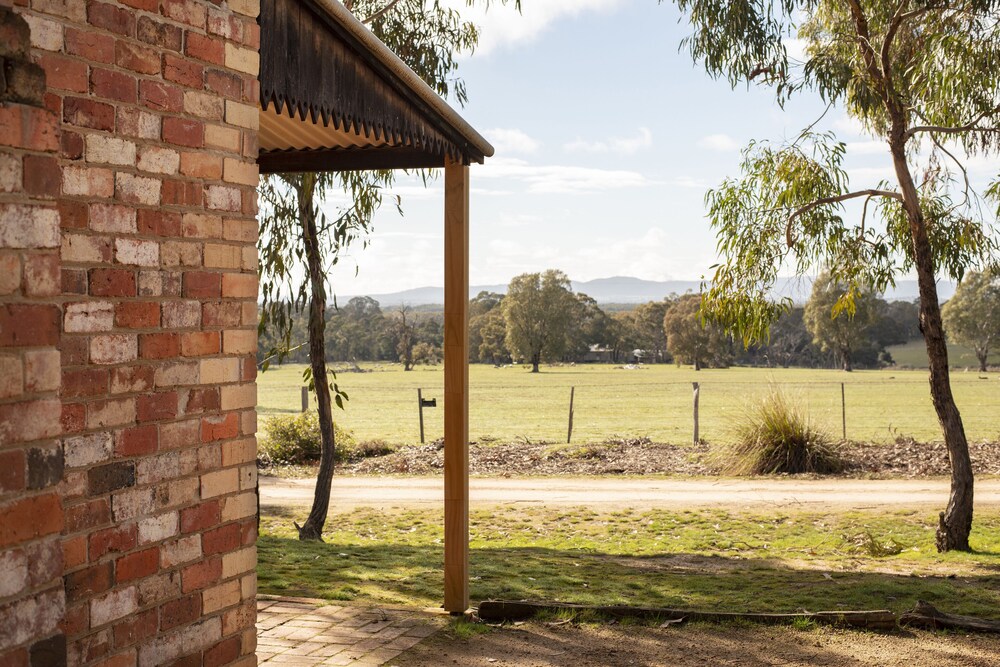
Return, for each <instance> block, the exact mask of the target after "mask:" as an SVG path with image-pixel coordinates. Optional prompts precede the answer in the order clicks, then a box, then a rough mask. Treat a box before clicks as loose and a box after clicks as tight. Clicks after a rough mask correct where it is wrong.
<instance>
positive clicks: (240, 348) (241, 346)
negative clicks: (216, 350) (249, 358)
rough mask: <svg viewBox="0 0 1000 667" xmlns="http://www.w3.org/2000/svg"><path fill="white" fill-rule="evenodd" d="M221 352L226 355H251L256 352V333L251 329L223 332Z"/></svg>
mask: <svg viewBox="0 0 1000 667" xmlns="http://www.w3.org/2000/svg"><path fill="white" fill-rule="evenodd" d="M222 336H223V339H222V351H223V352H225V353H226V354H251V353H255V352H256V351H257V332H256V331H254V330H252V329H230V330H227V331H224V332H223V334H222Z"/></svg>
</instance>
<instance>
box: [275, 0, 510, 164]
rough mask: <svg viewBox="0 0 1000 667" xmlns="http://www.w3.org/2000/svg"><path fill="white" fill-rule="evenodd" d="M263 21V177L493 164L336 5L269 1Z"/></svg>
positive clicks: (485, 149) (463, 125) (450, 113)
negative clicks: (456, 162) (447, 159)
mask: <svg viewBox="0 0 1000 667" xmlns="http://www.w3.org/2000/svg"><path fill="white" fill-rule="evenodd" d="M259 21H260V25H261V73H260V84H261V108H262V110H263V111H262V113H261V126H260V135H259V139H260V158H259V162H260V166H261V171H262V172H265V173H266V172H269V171H290V170H300V171H305V170H309V171H313V170H327V169H329V170H338V169H340V170H342V169H371V168H411V167H427V166H443V164H444V160H445V156H448V157H450V158H452V159H454V160H459V161H462V162H465V163H470V162H482V161H483V160H484V159H485V158H486V157H488V156H490V155H492V154H493V147H492V146H490V144H489V142H487V141H486V140H485V139H484V138H483V137H482V136H481V135H480V134H479V133H478V132H476V131H475V130H474V129H473V128H472V127H471V126H470V125H469V124H468V123H467V122H466V121H465V120H464V119H462V118H461V116H459V115H458V113H456V112H455V111H454V109H452V108H451V107H450V106H448V104H447V103H446V102H445V101H444V100H443V99H441V98H440V97H439V96H438V95H437V94H436V93H435V92H434V91H433V90H431V88H430V87H429V86H428V85H427V84H426V83H424V82H423V81H422V80H421V79H420V78H419V77H418V76H417V75H416V74H414V73H413V71H412V70H410V69H409V68H408V67H406V65H405V64H404V63H403V62H402V61H401V60H400V59H399V58H398V57H397V56H396V55H395V54H394V53H392V52H391V51H390V50H389V49H388V48H387V47H386V46H385V45H384V44H382V42H380V41H379V40H378V39H377V38H376V37H375V36H374V35H372V33H371V32H370V31H369V30H368V29H367V28H365V27H364V25H362V24H361V22H360V21H358V20H357V18H355V17H354V15H353V14H351V13H350V12H349V11H348V10H347V9H345V8H344V6H343V5H342V4H341V3H340V2H337V0H270V1H269V2H265V3H262V5H261V15H260V19H259ZM297 158H302V159H301V160H298V159H297Z"/></svg>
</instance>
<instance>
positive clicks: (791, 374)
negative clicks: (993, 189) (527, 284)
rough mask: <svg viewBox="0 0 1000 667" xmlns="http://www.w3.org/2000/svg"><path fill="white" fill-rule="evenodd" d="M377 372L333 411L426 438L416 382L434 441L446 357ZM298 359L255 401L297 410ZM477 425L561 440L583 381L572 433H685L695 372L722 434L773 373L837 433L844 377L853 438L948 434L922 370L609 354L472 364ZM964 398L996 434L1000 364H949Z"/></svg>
mask: <svg viewBox="0 0 1000 667" xmlns="http://www.w3.org/2000/svg"><path fill="white" fill-rule="evenodd" d="M365 367H366V368H369V369H373V372H370V373H341V374H340V375H338V378H337V382H338V383H339V385H340V387H341V388H342V389H344V390H345V391H347V392H348V394H349V395H350V397H351V400H350V401H349V402H348V403H347V406H346V410H345V411H344V412H340V411H335V419H339V420H340V423H341V424H342V425H344V426H346V427H347V428H348V429H350V430H351V431H353V432H354V434H355V436H356V437H357V438H358V439H359V440H375V439H383V440H386V441H388V442H390V443H392V444H403V443H413V442H417V441H419V425H418V416H417V388H418V387H419V388H423V391H424V397H425V398H437V399H438V407H437V408H436V409H427V410H425V412H424V420H425V426H426V433H427V440H428V441H430V440H433V439H435V438H439V437H441V435H442V432H443V409H442V408H443V390H442V387H443V382H444V376H443V371H442V368H441V367H440V366H437V367H418V368H417V369H416V370H413V371H411V372H408V373H406V372H403V371H402V369H401V367H400V366H398V365H381V366H377V365H370V364H369V365H366V366H365ZM302 368H303V367H302V366H299V365H288V366H282V367H276V366H275V367H272V368H271V370H269V371H267V372H266V373H263V374H261V375H260V376H259V377H258V407H259V411H260V414H261V415H262V416H263V417H264V419H266V418H267V416H269V415H273V414H277V413H282V412H285V413H288V412H297V411H298V410H299V409H300V403H301V399H300V390H301V386H302ZM469 376H470V385H471V395H470V422H471V424H470V435H471V437H472V438H473V439H474V440H480V441H484V440H488V439H490V438H494V439H499V440H504V441H514V440H516V439H518V438H527V439H529V440H531V441H533V442H535V441H539V440H545V441H550V442H565V438H566V422H567V414H568V411H569V393H570V387H571V386H575V387H576V399H575V412H576V414H575V418H574V431H573V433H574V435H573V439H574V442H596V441H601V440H603V439H605V438H607V437H609V436H611V435H616V434H617V435H627V436H647V437H650V438H652V439H653V440H656V441H659V442H671V443H678V444H682V443H686V442H689V441H690V439H691V435H692V416H691V412H692V409H691V403H692V391H691V383H692V382H700V383H701V386H702V388H701V405H700V413H701V437H702V438H704V439H707V440H709V441H712V442H719V441H725V440H727V439H728V437H729V434H730V432H731V424H732V422H733V420H734V418H735V417H736V416H737V415H738V414H739V413H740V411H741V409H742V406H743V405H744V403H745V402H746V400H747V399H748V397H752V396H754V395H759V394H760V393H762V392H765V391H767V389H768V385H769V384H771V383H774V384H778V385H781V386H782V387H784V388H785V390H786V391H787V393H788V394H789V395H790V396H791V397H792V398H793V399H795V400H796V401H798V402H799V403H800V404H801V405H803V406H804V407H806V408H807V409H808V412H809V414H810V415H811V416H812V418H813V419H814V420H815V421H816V423H817V424H818V425H819V426H821V427H823V428H825V429H827V430H828V431H829V432H830V433H831V434H832V435H833V436H834V437H840V433H841V402H840V384H841V383H842V382H843V383H845V386H846V391H845V394H846V411H847V437H848V438H850V439H854V440H872V441H886V440H891V439H893V438H895V437H896V436H898V435H906V436H911V437H914V438H916V439H918V440H921V441H927V440H935V439H937V440H940V439H941V433H940V430H939V428H938V425H937V419H936V417H935V416H934V411H933V408H932V407H931V401H930V395H929V389H928V383H927V372H926V371H902V370H886V371H855V372H853V373H844V372H842V371H833V370H811V369H754V368H730V369H724V370H703V371H700V372H695V371H693V370H691V369H690V368H686V367H685V368H678V367H676V366H672V365H657V366H647V367H644V368H643V369H641V370H623V369H620V368H616V367H613V366H609V365H590V364H588V365H578V366H554V367H543V372H541V373H539V374H537V375H535V374H532V373H529V372H527V370H526V369H525V368H523V367H513V368H493V367H492V366H485V365H479V364H476V365H473V366H472V367H471V369H470V373H469ZM952 377H953V384H954V390H955V396H956V400H957V401H958V406H959V409H961V410H962V416H963V418H964V419H965V425H966V432H967V433H968V434H969V436H970V437H971V438H974V439H990V440H993V439H996V438H997V437H1000V422H998V420H997V415H998V414H1000V385H998V382H1000V375H997V374H993V375H990V376H989V379H987V380H982V379H979V374H978V373H974V372H973V373H965V372H956V373H954V374H953V376H952Z"/></svg>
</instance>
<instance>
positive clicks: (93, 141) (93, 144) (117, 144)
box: [84, 134, 136, 166]
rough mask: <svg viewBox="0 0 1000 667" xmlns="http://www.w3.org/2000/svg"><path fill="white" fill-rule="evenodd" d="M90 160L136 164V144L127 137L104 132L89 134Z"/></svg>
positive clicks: (88, 151) (87, 140)
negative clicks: (110, 135)
mask: <svg viewBox="0 0 1000 667" xmlns="http://www.w3.org/2000/svg"><path fill="white" fill-rule="evenodd" d="M84 141H85V143H86V155H87V161H88V162H97V163H102V164H115V165H128V166H131V165H134V164H135V157H136V148H135V144H134V143H133V142H131V141H128V140H126V139H119V138H118V137H108V136H105V135H102V134H88V135H87V136H86V137H85V139H84Z"/></svg>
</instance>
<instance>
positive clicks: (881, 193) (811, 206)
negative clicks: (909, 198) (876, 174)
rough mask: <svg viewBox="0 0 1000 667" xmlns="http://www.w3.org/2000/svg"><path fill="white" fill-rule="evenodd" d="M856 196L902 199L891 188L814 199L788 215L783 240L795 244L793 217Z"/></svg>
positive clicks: (790, 244) (790, 245) (789, 245)
mask: <svg viewBox="0 0 1000 667" xmlns="http://www.w3.org/2000/svg"><path fill="white" fill-rule="evenodd" d="M858 197H869V198H870V197H889V198H891V199H898V200H900V201H902V199H903V197H902V195H900V194H899V193H898V192H893V191H892V190H875V189H869V190H858V191H856V192H847V193H844V194H842V195H836V196H833V197H823V198H822V199H817V200H816V201H813V202H809V203H808V204H806V205H805V206H803V207H801V208H798V209H796V210H795V211H794V212H793V213H792V214H791V215H790V216H788V224H787V225H786V226H785V242H786V243H787V244H788V247H789V248H791V247H792V246H794V245H795V240H794V239H793V238H792V224H793V223H794V222H795V219H796V218H798V217H799V216H801V215H805V214H806V213H808V212H810V211H813V210H815V209H817V208H819V207H820V206H825V205H827V204H838V203H840V202H845V201H848V200H850V199H857V198H858Z"/></svg>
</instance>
